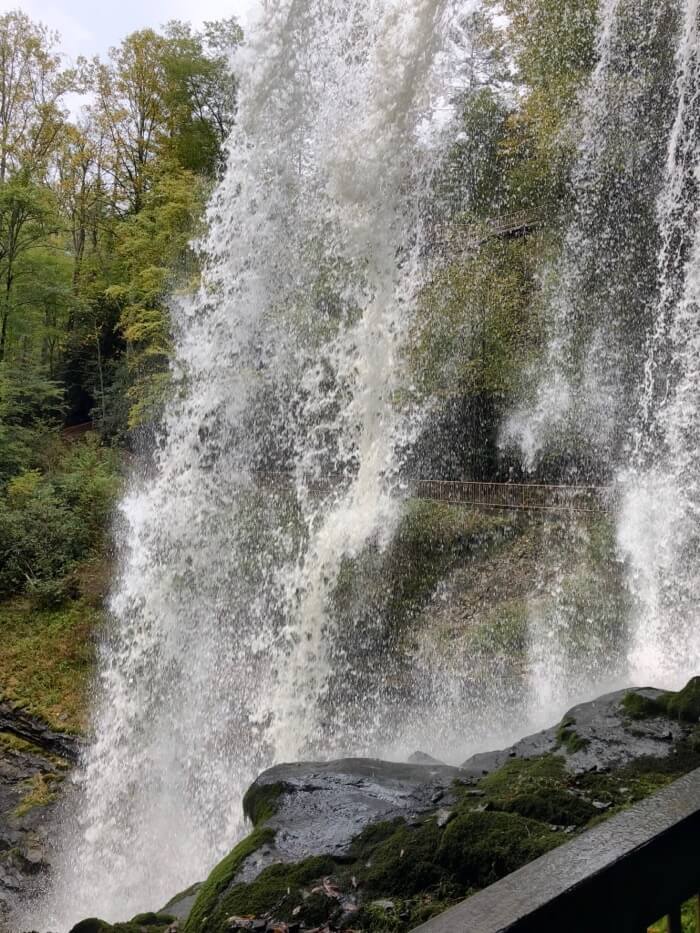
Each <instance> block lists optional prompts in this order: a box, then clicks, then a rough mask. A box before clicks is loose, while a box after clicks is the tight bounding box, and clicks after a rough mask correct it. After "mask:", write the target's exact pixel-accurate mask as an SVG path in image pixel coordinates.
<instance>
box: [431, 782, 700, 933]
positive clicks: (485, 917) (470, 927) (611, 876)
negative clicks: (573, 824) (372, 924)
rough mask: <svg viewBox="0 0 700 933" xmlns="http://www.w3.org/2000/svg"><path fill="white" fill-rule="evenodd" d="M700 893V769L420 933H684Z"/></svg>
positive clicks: (440, 916)
mask: <svg viewBox="0 0 700 933" xmlns="http://www.w3.org/2000/svg"><path fill="white" fill-rule="evenodd" d="M698 891H700V769H699V770H697V771H693V772H691V773H690V774H687V775H686V776H685V777H682V778H680V780H678V781H675V782H674V783H673V784H671V785H670V786H669V787H667V788H665V789H664V790H662V791H661V792H659V793H658V794H655V795H654V796H652V797H648V798H647V799H646V800H643V801H642V802H641V803H640V804H638V805H637V806H635V807H633V808H632V809H630V810H627V811H626V812H624V813H620V814H618V816H615V817H613V818H612V819H610V820H608V821H607V822H606V823H603V824H601V825H600V826H596V827H594V828H593V829H590V830H589V831H588V832H586V833H584V834H583V835H582V836H579V837H578V838H577V839H574V840H573V841H572V842H569V843H568V844H566V845H563V846H560V847H559V848H558V849H554V850H553V851H552V852H549V853H547V854H546V855H543V856H542V857H541V858H539V859H537V860H536V861H534V862H531V863H530V864H529V865H525V866H524V867H523V868H521V869H519V870H518V871H516V872H513V874H511V875H508V876H506V877H505V878H503V879H501V881H498V882H496V884H493V885H491V887H489V888H486V889H485V890H484V891H482V892H481V893H479V894H475V895H474V896H473V897H470V898H469V899H468V900H466V901H462V903H461V904H458V905H457V906H456V907H452V908H451V909H450V910H448V911H446V912H445V913H443V914H440V915H439V916H437V917H434V918H433V919H432V920H429V921H428V922H427V923H425V924H423V925H422V926H420V927H418V928H417V931H420V933H550V931H551V933H592V931H595V933H643V931H645V930H648V929H649V927H650V926H652V924H656V923H657V922H659V918H667V923H668V930H669V933H681V931H682V923H681V907H682V905H683V904H686V903H687V902H689V901H691V900H692V899H694V901H695V909H696V910H697V904H698V901H697V896H698ZM699 919H700V918H699ZM696 929H700V927H696ZM417 931H416V933H417Z"/></svg>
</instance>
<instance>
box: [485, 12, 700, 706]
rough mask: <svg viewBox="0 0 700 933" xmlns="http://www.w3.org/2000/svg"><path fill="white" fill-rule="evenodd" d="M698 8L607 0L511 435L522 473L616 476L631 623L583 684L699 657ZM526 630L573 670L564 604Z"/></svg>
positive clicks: (664, 679) (656, 677)
mask: <svg viewBox="0 0 700 933" xmlns="http://www.w3.org/2000/svg"><path fill="white" fill-rule="evenodd" d="M699 16H700V13H699V7H698V2H697V0H664V2H653V3H651V2H646V0H634V2H633V0H604V2H603V3H602V4H601V13H600V29H599V38H598V51H597V65H596V67H595V69H594V71H593V73H592V76H591V78H590V80H589V83H588V85H587V87H586V89H585V90H584V93H583V96H582V98H581V100H580V102H579V103H580V107H579V108H578V109H577V113H582V114H583V115H584V117H583V119H582V120H581V121H580V124H579V125H577V134H578V135H577V138H578V144H577V145H578V157H577V160H576V166H575V170H574V172H573V177H572V185H571V194H572V200H573V203H574V214H573V219H571V220H570V221H569V223H568V227H567V233H566V236H565V241H564V247H563V249H562V252H561V256H560V257H559V259H558V260H557V261H556V262H555V263H554V265H553V267H552V268H550V270H549V273H548V275H547V276H545V279H546V281H547V282H549V283H551V284H549V285H548V286H547V287H546V289H545V290H546V308H547V313H548V316H549V323H550V333H551V338H550V342H549V346H548V350H547V361H546V366H545V367H544V377H543V378H541V377H539V375H538V377H537V378H536V379H535V382H536V390H535V392H534V394H533V397H532V398H530V399H528V400H527V401H526V403H525V404H524V405H523V407H522V409H521V410H519V411H516V412H515V413H513V415H512V416H511V417H510V418H509V419H508V422H507V423H506V425H505V426H504V431H503V437H504V442H505V443H508V442H511V441H513V440H515V441H516V442H517V443H518V444H519V446H520V448H521V450H522V452H523V454H524V457H525V460H526V462H527V464H528V465H529V466H530V468H532V469H536V468H537V467H538V466H539V464H540V463H542V462H543V461H546V460H547V458H554V459H555V460H557V458H558V462H560V463H564V465H565V467H566V469H567V470H568V471H569V475H570V476H571V477H572V478H573V479H574V480H576V481H579V482H580V481H585V482H597V483H600V484H605V483H613V485H614V488H615V493H616V495H615V506H616V509H615V515H616V520H617V543H618V554H619V557H620V559H622V560H624V561H625V566H626V572H627V584H628V589H629V594H630V599H631V601H632V606H631V608H630V609H629V616H630V623H629V633H628V636H627V643H626V649H625V657H624V663H619V659H616V660H615V662H614V663H613V664H610V659H609V658H608V657H606V646H605V643H604V640H603V642H602V643H601V645H600V650H599V652H598V655H597V656H596V653H595V652H591V650H590V649H587V650H586V652H584V653H583V654H579V655H578V656H577V657H576V658H575V662H574V665H573V668H572V667H570V671H572V672H573V673H574V674H575V676H577V677H579V678H581V677H583V679H584V680H585V679H586V677H588V678H589V683H590V688H589V689H590V690H591V691H593V690H595V689H596V688H599V687H600V685H601V683H617V684H618V685H622V684H623V683H628V682H630V681H636V682H640V681H643V682H652V683H655V684H659V685H666V686H669V687H671V686H678V685H679V684H681V683H682V682H683V681H684V680H685V679H687V677H688V676H690V675H691V674H695V673H697V671H698V665H699V663H700V625H699V622H700V619H699V618H698V610H697V606H698V604H700V592H699V591H698V586H697V574H696V572H695V561H696V560H697V556H698V545H699V544H700V538H699V536H698V522H699V520H700V485H699V484H698V479H697V476H698V466H699V461H698V451H699V450H700V422H699V421H698V411H700V397H699V395H698V386H699V385H700V383H699V381H698V378H699V377H700V331H699V330H698V312H699V311H700V306H699V304H698V298H699V291H700V240H699V230H700V214H699V213H698V212H699V210H700V199H699V196H698V191H699V181H700V145H699V142H698V140H699V139H700V46H699V41H698V40H699V36H698V29H699V28H700V26H699V22H698V19H699ZM572 452H575V453H574V454H573V456H572ZM591 464H592V465H593V466H592V467H591ZM533 631H534V634H535V637H534V642H533V649H534V652H533V661H534V663H535V664H537V663H539V664H540V666H542V665H543V664H544V665H548V666H549V668H550V669H551V668H552V667H554V668H557V669H559V670H561V668H562V664H563V667H564V670H566V664H564V663H563V661H562V640H563V637H564V636H566V633H567V632H569V631H571V627H570V626H567V624H566V621H563V622H562V618H561V614H559V617H558V618H557V617H555V618H554V620H553V622H551V623H550V624H545V625H544V626H543V625H542V622H541V620H537V619H535V624H534V626H533ZM568 677H569V675H568V674H567V675H566V679H567V680H568ZM538 680H539V682H542V678H538ZM545 680H546V679H545ZM547 689H548V691H549V693H550V694H551V690H552V684H551V683H549V682H548V688H547ZM564 693H566V694H567V695H570V690H569V685H568V684H567V686H566V687H565V689H564ZM550 702H551V696H550Z"/></svg>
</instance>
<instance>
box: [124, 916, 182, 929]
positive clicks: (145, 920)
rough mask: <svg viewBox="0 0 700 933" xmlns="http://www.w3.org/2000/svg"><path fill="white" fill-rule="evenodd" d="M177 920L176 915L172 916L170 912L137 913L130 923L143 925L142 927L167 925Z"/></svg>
mask: <svg viewBox="0 0 700 933" xmlns="http://www.w3.org/2000/svg"><path fill="white" fill-rule="evenodd" d="M174 921H175V917H171V916H170V915H169V914H164V913H161V914H155V913H146V914H137V915H136V916H135V917H132V918H131V920H130V921H129V923H131V924H132V925H133V926H142V927H156V929H157V928H158V927H167V926H170V924H171V923H173V922H174Z"/></svg>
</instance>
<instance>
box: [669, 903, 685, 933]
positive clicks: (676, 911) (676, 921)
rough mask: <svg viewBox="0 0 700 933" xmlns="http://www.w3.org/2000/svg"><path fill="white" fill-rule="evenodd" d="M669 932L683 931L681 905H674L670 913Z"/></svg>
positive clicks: (678, 932) (680, 932) (677, 932)
mask: <svg viewBox="0 0 700 933" xmlns="http://www.w3.org/2000/svg"><path fill="white" fill-rule="evenodd" d="M668 933H683V923H682V922H681V905H680V904H679V905H678V906H677V907H674V908H673V910H672V911H671V913H670V914H669V915H668Z"/></svg>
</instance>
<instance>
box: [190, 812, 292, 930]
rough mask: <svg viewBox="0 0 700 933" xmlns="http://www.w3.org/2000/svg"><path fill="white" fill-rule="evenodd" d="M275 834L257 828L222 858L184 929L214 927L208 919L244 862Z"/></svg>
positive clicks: (198, 898) (204, 887)
mask: <svg viewBox="0 0 700 933" xmlns="http://www.w3.org/2000/svg"><path fill="white" fill-rule="evenodd" d="M274 837H275V834H274V832H272V830H270V829H256V830H254V831H253V832H252V833H251V834H250V835H249V836H247V837H246V838H245V839H243V841H242V842H239V844H238V845H237V846H236V848H235V849H234V850H233V851H232V852H230V853H229V854H228V855H227V856H226V858H224V859H222V861H221V862H219V864H218V865H217V866H216V868H215V869H214V870H213V871H212V872H211V874H210V875H209V877H208V878H207V880H206V881H205V882H204V884H203V885H202V887H201V888H200V889H199V893H198V895H197V900H196V901H195V902H194V906H193V908H192V911H191V913H190V915H189V917H188V919H187V923H186V924H185V928H184V931H183V933H204V931H206V930H214V929H215V928H214V927H211V926H210V925H209V922H208V918H210V917H212V916H213V915H214V913H215V912H216V909H217V907H218V904H219V900H220V898H221V896H222V895H223V893H224V892H225V891H226V889H227V888H228V886H229V885H230V884H231V882H232V880H233V878H234V877H235V875H236V872H237V871H238V870H239V868H240V867H241V865H242V864H243V862H244V861H245V860H246V859H247V858H248V856H249V855H252V854H253V852H255V851H256V850H257V849H259V848H260V847H261V846H263V845H264V844H265V843H266V842H271V841H272V840H273V839H274Z"/></svg>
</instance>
